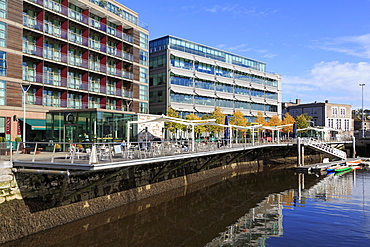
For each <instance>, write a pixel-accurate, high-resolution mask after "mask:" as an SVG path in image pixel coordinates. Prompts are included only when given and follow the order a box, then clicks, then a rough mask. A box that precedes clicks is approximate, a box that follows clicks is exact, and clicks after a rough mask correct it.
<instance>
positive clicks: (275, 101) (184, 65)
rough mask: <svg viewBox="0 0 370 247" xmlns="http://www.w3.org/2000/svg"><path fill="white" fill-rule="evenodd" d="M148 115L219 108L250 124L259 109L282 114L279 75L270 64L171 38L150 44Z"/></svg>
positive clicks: (264, 111)
mask: <svg viewBox="0 0 370 247" xmlns="http://www.w3.org/2000/svg"><path fill="white" fill-rule="evenodd" d="M149 52H150V63H149V69H150V77H149V85H150V94H149V103H150V113H152V114H162V113H166V111H167V109H168V107H172V108H174V109H175V110H177V111H178V112H180V115H182V116H185V115H187V114H189V113H195V114H197V115H203V114H206V113H210V112H212V111H213V110H214V109H215V108H216V107H220V108H221V109H222V111H223V113H225V114H232V113H233V112H234V111H236V110H240V111H241V112H243V113H244V115H245V116H246V118H248V120H249V121H250V122H252V121H254V120H255V117H256V116H257V113H258V112H259V111H261V112H263V113H264V115H265V117H267V118H270V117H272V116H273V115H279V116H280V115H281V106H280V102H281V76H280V75H279V74H275V73H268V72H267V71H266V64H265V63H263V62H259V61H256V60H253V59H249V58H246V57H242V56H239V55H236V54H232V53H229V52H226V51H222V50H219V49H215V48H211V47H208V46H205V45H201V44H197V43H194V42H191V41H188V40H184V39H180V38H177V37H173V36H165V37H161V38H158V39H155V40H152V41H150V42H149Z"/></svg>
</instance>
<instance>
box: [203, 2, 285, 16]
mask: <svg viewBox="0 0 370 247" xmlns="http://www.w3.org/2000/svg"><path fill="white" fill-rule="evenodd" d="M205 11H207V12H211V13H214V14H219V13H231V14H233V15H252V16H266V15H267V14H268V13H267V12H266V11H259V10H257V9H256V8H255V7H248V8H246V7H243V6H241V5H240V4H224V5H214V6H212V7H209V8H205ZM271 12H272V13H276V12H278V11H277V10H271Z"/></svg>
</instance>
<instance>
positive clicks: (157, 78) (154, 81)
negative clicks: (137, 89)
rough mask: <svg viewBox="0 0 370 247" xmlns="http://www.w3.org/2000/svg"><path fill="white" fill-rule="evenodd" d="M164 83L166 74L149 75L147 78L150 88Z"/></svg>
mask: <svg viewBox="0 0 370 247" xmlns="http://www.w3.org/2000/svg"><path fill="white" fill-rule="evenodd" d="M165 81H166V74H165V73H158V74H154V75H153V74H150V77H149V85H150V86H157V85H162V84H164V83H165Z"/></svg>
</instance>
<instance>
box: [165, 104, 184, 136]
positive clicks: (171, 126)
mask: <svg viewBox="0 0 370 247" xmlns="http://www.w3.org/2000/svg"><path fill="white" fill-rule="evenodd" d="M167 116H168V117H173V118H178V119H179V120H181V119H180V116H179V113H178V112H177V111H176V110H175V109H173V108H172V107H168V110H167ZM164 128H165V129H167V130H169V131H171V132H172V133H175V132H176V130H178V129H182V128H184V125H183V124H179V123H174V122H165V123H164Z"/></svg>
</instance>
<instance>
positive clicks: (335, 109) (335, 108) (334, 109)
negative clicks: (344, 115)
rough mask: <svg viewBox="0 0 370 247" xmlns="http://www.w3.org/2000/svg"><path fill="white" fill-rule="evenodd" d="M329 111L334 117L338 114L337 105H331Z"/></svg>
mask: <svg viewBox="0 0 370 247" xmlns="http://www.w3.org/2000/svg"><path fill="white" fill-rule="evenodd" d="M331 113H332V115H333V117H336V116H337V115H338V107H332V108H331Z"/></svg>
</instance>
